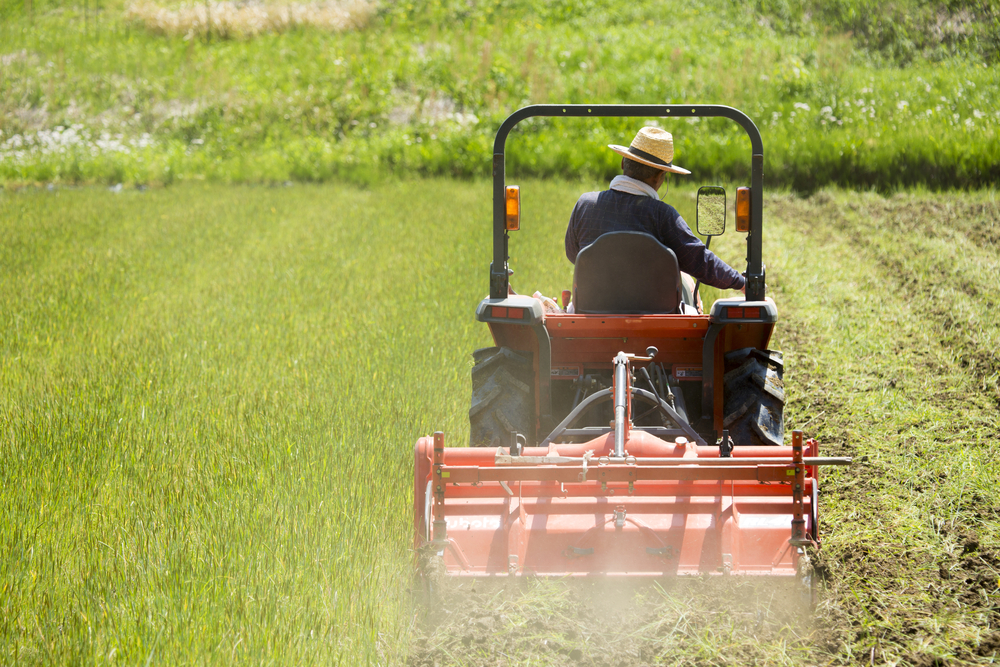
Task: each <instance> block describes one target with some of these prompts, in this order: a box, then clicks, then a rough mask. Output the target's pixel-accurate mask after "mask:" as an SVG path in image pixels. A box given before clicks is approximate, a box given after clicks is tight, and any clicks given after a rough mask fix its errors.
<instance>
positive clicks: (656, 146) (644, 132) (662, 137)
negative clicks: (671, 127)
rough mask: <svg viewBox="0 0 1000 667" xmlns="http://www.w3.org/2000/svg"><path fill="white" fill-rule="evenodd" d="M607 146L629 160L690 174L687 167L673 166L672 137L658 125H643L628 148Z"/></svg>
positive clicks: (664, 169) (676, 172)
mask: <svg viewBox="0 0 1000 667" xmlns="http://www.w3.org/2000/svg"><path fill="white" fill-rule="evenodd" d="M608 148H610V149H611V150H613V151H614V152H616V153H618V154H619V155H623V156H625V157H627V158H628V159H630V160H635V161H636V162H641V163H642V164H647V165H649V166H650V167H656V168H657V169H662V170H663V171H669V172H671V173H673V174H690V173H691V172H690V171H688V170H687V169H682V168H681V167H676V166H674V163H673V161H674V138H673V136H671V134H670V133H669V132H667V131H666V130H661V129H660V128H658V127H644V128H642V129H641V130H639V134H637V135H635V139H633V140H632V145H631V146H629V147H628V148H625V147H624V146H618V145H616V144H608Z"/></svg>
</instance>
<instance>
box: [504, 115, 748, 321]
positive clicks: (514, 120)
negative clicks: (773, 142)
mask: <svg viewBox="0 0 1000 667" xmlns="http://www.w3.org/2000/svg"><path fill="white" fill-rule="evenodd" d="M538 116H548V117H563V118H581V117H593V118H608V117H615V118H629V117H646V118H648V117H658V118H690V117H693V116H701V117H715V118H728V119H730V120H733V121H735V122H737V123H739V125H740V126H741V127H742V128H743V129H744V130H745V131H746V133H747V136H748V137H749V138H750V147H751V152H752V155H751V162H750V233H749V234H748V235H747V272H746V276H747V290H746V299H747V300H748V301H763V300H764V264H763V260H762V257H761V241H762V235H763V230H762V224H763V223H762V211H763V196H764V144H763V142H762V141H761V138H760V131H759V130H758V129H757V126H756V125H754V122H753V121H752V120H750V117H749V116H747V115H746V114H745V113H743V112H742V111H740V110H738V109H734V108H733V107H727V106H723V105H719V104H535V105H532V106H528V107H524V108H522V109H518V110H517V111H515V112H514V113H512V114H511V115H510V116H508V117H507V119H506V120H505V121H504V122H503V123H502V124H501V125H500V129H499V130H497V136H496V140H495V141H494V143H493V261H492V263H491V264H490V298H491V299H503V298H506V296H507V291H508V285H509V282H508V277H507V269H508V259H509V255H508V253H507V242H508V238H509V237H508V234H507V224H506V210H505V199H506V193H505V190H506V181H505V176H504V147H505V145H506V143H507V135H508V134H510V131H511V130H512V129H514V126H515V125H517V124H518V123H520V122H521V121H522V120H524V119H526V118H534V117H538Z"/></svg>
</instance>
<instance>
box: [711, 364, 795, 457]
mask: <svg viewBox="0 0 1000 667" xmlns="http://www.w3.org/2000/svg"><path fill="white" fill-rule="evenodd" d="M726 371H727V372H726V375H725V378H724V381H725V389H724V392H725V401H724V404H723V414H724V417H723V420H722V427H723V428H725V429H729V436H730V437H731V438H732V439H733V444H734V445H737V446H739V445H757V446H779V445H782V444H784V440H785V386H784V383H783V382H782V379H781V378H782V374H783V372H784V364H783V362H782V356H781V352H778V351H774V350H758V349H755V348H752V347H746V348H743V349H742V350H736V351H734V352H730V353H729V354H727V355H726Z"/></svg>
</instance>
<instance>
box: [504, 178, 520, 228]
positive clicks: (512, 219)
mask: <svg viewBox="0 0 1000 667" xmlns="http://www.w3.org/2000/svg"><path fill="white" fill-rule="evenodd" d="M519 229H521V188H520V187H518V186H516V185H508V186H507V231H508V232H516V231H517V230H519Z"/></svg>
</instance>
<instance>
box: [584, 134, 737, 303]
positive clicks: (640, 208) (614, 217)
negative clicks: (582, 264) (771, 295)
mask: <svg viewBox="0 0 1000 667" xmlns="http://www.w3.org/2000/svg"><path fill="white" fill-rule="evenodd" d="M608 148H610V149H611V150H613V151H615V152H616V153H618V154H619V155H621V156H622V172H623V175H621V176H615V177H614V179H613V180H612V181H611V189H609V190H605V191H603V192H587V193H585V194H583V195H582V196H581V197H580V200H579V201H577V202H576V206H575V207H574V208H573V213H572V215H570V217H569V227H567V228H566V257H568V258H569V261H570V262H572V263H574V264H575V263H576V256H577V255H578V254H579V253H580V250H581V249H583V248H585V247H587V246H588V245H590V244H591V243H593V242H594V241H596V240H597V237H598V236H600V235H601V234H605V233H607V232H620V231H634V232H645V233H647V234H650V235H651V236H653V237H654V238H656V239H657V240H658V241H660V243H662V244H663V245H665V246H666V247H668V248H670V249H671V250H673V251H674V254H675V255H676V256H677V263H678V265H679V266H680V269H681V271H682V273H681V278H682V282H683V291H684V300H685V302H687V303H691V299H692V298H693V292H694V278H698V279H700V280H701V282H703V283H705V284H706V285H711V286H712V287H718V288H719V289H734V290H745V289H746V279H745V278H744V277H743V276H742V275H741V274H740V273H738V272H737V271H736V270H735V269H733V268H732V267H731V266H729V265H728V264H726V263H725V262H724V261H722V260H721V259H719V258H718V257H716V256H715V254H714V253H713V252H712V251H710V250H709V249H708V248H706V247H705V244H704V243H702V242H701V240H700V239H698V237H697V236H695V235H694V234H692V233H691V228H690V227H688V225H687V223H686V222H684V218H682V217H681V216H680V214H678V213H677V210H676V209H675V208H674V207H673V206H670V205H669V204H666V203H664V202H662V201H660V197H659V195H658V194H657V191H658V190H659V189H660V186H662V185H663V181H664V179H665V178H666V176H667V172H668V171H669V172H671V173H673V174H690V173H691V172H690V171H688V170H687V169H682V168H681V167H678V166H675V165H674V164H673V159H674V140H673V137H672V136H671V135H670V133H669V132H667V131H665V130H661V129H660V128H658V127H644V128H642V129H641V130H639V133H638V134H637V135H635V139H633V140H632V145H631V146H629V147H628V148H625V147H624V146H617V145H614V144H611V145H609V146H608ZM692 276H694V278H692ZM699 310H700V308H699Z"/></svg>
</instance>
